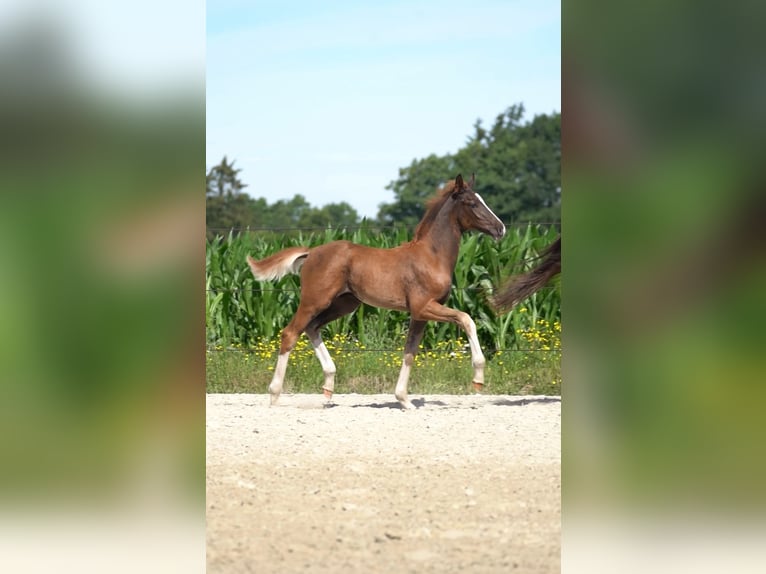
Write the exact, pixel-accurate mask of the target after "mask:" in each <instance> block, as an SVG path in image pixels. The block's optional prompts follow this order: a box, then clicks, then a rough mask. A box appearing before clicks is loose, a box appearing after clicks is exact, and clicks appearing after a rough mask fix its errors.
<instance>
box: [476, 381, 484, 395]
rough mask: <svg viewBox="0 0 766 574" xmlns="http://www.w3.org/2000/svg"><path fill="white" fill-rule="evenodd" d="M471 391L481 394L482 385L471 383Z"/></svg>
mask: <svg viewBox="0 0 766 574" xmlns="http://www.w3.org/2000/svg"><path fill="white" fill-rule="evenodd" d="M473 390H474V391H476V393H478V394H481V391H482V390H484V383H477V382H476V381H473Z"/></svg>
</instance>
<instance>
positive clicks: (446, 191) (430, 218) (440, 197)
mask: <svg viewBox="0 0 766 574" xmlns="http://www.w3.org/2000/svg"><path fill="white" fill-rule="evenodd" d="M454 190H455V180H454V179H452V180H450V181H448V182H447V183H445V184H444V187H442V188H441V189H439V190H438V191H437V192H436V193H435V194H434V196H433V197H431V199H429V200H428V201H427V202H426V213H425V215H424V216H423V219H421V220H420V223H418V226H417V227H416V228H415V239H416V240H417V239H421V238H422V237H423V235H425V234H426V232H427V231H428V229H429V228H430V227H431V225H432V224H433V222H434V220H435V219H436V215H437V214H438V213H439V210H440V209H441V208H442V205H444V202H445V201H447V198H449V196H450V194H451V193H452V192H453V191H454Z"/></svg>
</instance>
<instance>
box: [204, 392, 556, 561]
mask: <svg viewBox="0 0 766 574" xmlns="http://www.w3.org/2000/svg"><path fill="white" fill-rule="evenodd" d="M413 403H414V404H415V405H416V406H418V407H419V408H418V409H417V410H414V411H404V410H401V409H400V408H399V405H398V403H396V402H395V400H394V397H393V395H336V396H335V397H334V401H333V404H332V405H331V406H329V407H328V406H325V401H324V398H323V397H322V396H321V395H318V394H317V395H283V396H282V398H281V399H280V404H279V405H277V406H275V407H269V406H268V404H269V399H268V396H266V395H208V396H207V572H208V573H240V572H253V573H258V574H267V573H272V572H273V573H291V572H311V573H313V572H321V573H336V572H340V573H357V572H359V573H364V572H367V573H374V574H377V573H384V572H386V573H388V572H392V573H405V572H413V573H431V572H433V573H436V572H439V573H443V572H467V573H474V572H509V571H516V572H525V573H526V572H558V571H559V569H560V555H559V554H560V548H561V466H560V457H561V441H560V436H561V401H560V398H559V397H532V396H525V397H513V396H497V395H482V396H479V395H473V396H453V395H445V396H441V395H439V396H436V395H428V396H425V397H419V396H415V398H414V400H413Z"/></svg>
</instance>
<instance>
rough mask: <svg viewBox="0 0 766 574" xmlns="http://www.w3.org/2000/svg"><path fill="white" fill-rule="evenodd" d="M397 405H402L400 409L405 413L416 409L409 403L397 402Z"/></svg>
mask: <svg viewBox="0 0 766 574" xmlns="http://www.w3.org/2000/svg"><path fill="white" fill-rule="evenodd" d="M399 403H400V404H401V405H402V408H403V409H404V410H406V411H412V410H415V409H416V408H417V407H416V406H415V405H413V404H412V403H411V402H410V401H399Z"/></svg>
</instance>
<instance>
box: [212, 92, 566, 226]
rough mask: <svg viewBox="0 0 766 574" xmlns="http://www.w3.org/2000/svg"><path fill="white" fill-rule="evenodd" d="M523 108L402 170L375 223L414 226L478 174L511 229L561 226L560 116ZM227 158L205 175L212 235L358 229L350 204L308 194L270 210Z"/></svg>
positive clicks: (483, 189) (507, 112) (271, 205)
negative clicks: (454, 183)
mask: <svg viewBox="0 0 766 574" xmlns="http://www.w3.org/2000/svg"><path fill="white" fill-rule="evenodd" d="M523 115H524V107H523V105H522V104H516V105H513V106H511V107H510V108H508V109H507V110H505V111H504V112H503V113H501V114H499V115H498V116H497V117H496V118H495V121H494V123H493V124H492V126H490V127H488V128H485V127H484V126H483V125H482V121H481V120H477V121H476V123H475V124H474V126H473V130H474V131H473V133H472V134H471V135H470V136H468V138H467V141H466V143H465V145H464V146H463V147H462V148H460V149H459V150H458V151H457V152H455V153H454V154H447V155H444V156H437V155H434V154H432V155H429V156H428V157H425V158H422V159H415V160H413V161H412V163H411V164H410V165H409V166H407V167H404V168H400V169H399V174H398V177H397V178H396V179H395V180H393V181H392V182H391V183H389V184H388V185H387V186H386V189H388V190H391V191H393V193H394V201H393V202H392V203H383V204H381V205H380V206H379V210H378V215H377V218H376V221H375V223H377V224H380V225H391V224H394V223H400V224H403V225H408V226H409V225H415V224H416V223H417V222H418V221H420V219H421V217H422V215H423V213H424V211H425V201H426V199H428V198H429V197H430V196H431V195H433V193H434V191H435V190H436V189H437V188H439V187H441V186H442V185H443V184H444V183H445V182H446V181H447V180H449V179H451V178H453V177H454V176H455V174H457V173H463V174H470V173H476V174H477V181H478V184H477V188H478V190H479V191H480V192H481V194H482V196H483V197H484V198H485V199H486V200H487V202H488V203H489V204H490V205H492V208H493V210H494V211H495V213H497V215H498V217H500V218H501V219H502V220H503V221H505V222H523V221H532V222H553V223H558V222H560V219H561V114H560V113H553V114H540V115H536V116H535V117H534V118H533V119H531V120H529V121H527V122H523V121H522V117H523ZM234 163H235V162H234V161H231V162H230V161H229V160H228V158H227V157H225V156H224V158H223V159H222V160H221V162H220V163H219V164H218V165H215V166H213V167H212V168H210V169H209V170H208V172H207V176H206V208H207V210H206V215H207V235H208V237H210V238H212V237H213V236H215V235H223V234H226V233H228V231H229V230H230V229H232V228H236V229H239V228H247V227H250V228H296V227H300V228H305V227H327V226H328V225H332V226H333V227H344V226H355V225H358V224H359V223H361V218H360V216H359V214H358V213H357V211H356V210H355V209H354V208H353V207H352V206H351V205H350V204H348V203H347V202H345V201H343V202H340V203H330V204H327V205H324V206H312V205H311V204H310V203H309V202H308V201H307V200H306V198H305V197H304V196H303V195H300V194H296V195H295V196H293V198H292V199H290V200H278V201H276V202H274V203H269V202H268V201H267V200H266V199H265V198H263V197H259V198H253V197H251V196H250V195H248V194H247V193H246V192H245V188H246V187H247V184H245V183H243V182H242V181H241V180H240V178H239V172H240V171H241V170H240V169H237V168H235V167H234Z"/></svg>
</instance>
